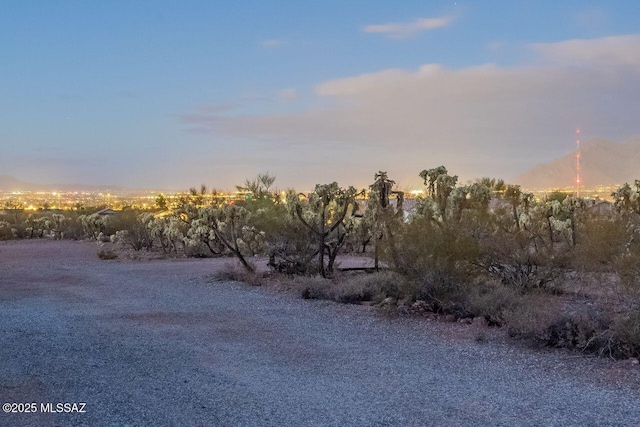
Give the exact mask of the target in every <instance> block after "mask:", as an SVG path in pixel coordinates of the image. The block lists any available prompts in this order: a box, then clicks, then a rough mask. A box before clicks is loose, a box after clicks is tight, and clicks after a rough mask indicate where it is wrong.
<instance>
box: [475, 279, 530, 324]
mask: <svg viewBox="0 0 640 427" xmlns="http://www.w3.org/2000/svg"><path fill="white" fill-rule="evenodd" d="M521 299H522V294H521V293H520V292H518V291H516V290H514V289H512V288H508V287H505V286H500V285H497V286H488V285H478V286H472V287H470V289H469V291H468V292H467V294H466V297H465V308H466V310H467V311H468V312H469V314H470V315H472V316H474V317H476V316H482V317H484V318H485V319H486V320H487V323H488V324H489V325H493V326H500V325H503V324H504V323H505V319H506V316H507V313H509V312H512V311H513V310H514V309H515V308H516V307H517V306H518V305H519V304H520V301H521Z"/></svg>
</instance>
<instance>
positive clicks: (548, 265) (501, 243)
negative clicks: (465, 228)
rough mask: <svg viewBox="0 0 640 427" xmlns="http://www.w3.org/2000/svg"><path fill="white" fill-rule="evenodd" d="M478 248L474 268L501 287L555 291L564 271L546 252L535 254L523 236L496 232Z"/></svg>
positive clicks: (522, 233)
mask: <svg viewBox="0 0 640 427" xmlns="http://www.w3.org/2000/svg"><path fill="white" fill-rule="evenodd" d="M480 246H481V250H480V256H479V257H478V259H477V261H476V262H475V265H476V266H478V267H480V269H481V270H482V271H485V272H486V273H488V274H489V275H490V276H492V277H494V278H496V279H498V280H500V281H501V282H502V284H503V285H505V286H508V287H511V288H514V289H518V290H520V291H530V290H533V289H546V290H551V291H553V290H555V289H556V288H557V284H558V282H559V281H560V278H561V274H562V272H563V270H561V269H560V268H559V266H558V265H556V263H555V262H554V259H553V257H552V256H550V254H549V253H548V252H545V251H538V250H536V249H535V247H533V244H532V241H531V239H530V238H529V236H527V235H525V233H524V232H519V233H508V232H504V231H497V232H495V233H494V234H492V235H491V236H489V237H487V238H484V239H482V240H481V243H480Z"/></svg>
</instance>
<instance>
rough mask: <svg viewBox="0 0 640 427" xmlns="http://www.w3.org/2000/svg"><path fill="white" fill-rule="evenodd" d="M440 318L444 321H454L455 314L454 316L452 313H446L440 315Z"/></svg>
mask: <svg viewBox="0 0 640 427" xmlns="http://www.w3.org/2000/svg"><path fill="white" fill-rule="evenodd" d="M442 320H444V321H445V322H455V321H456V316H454V315H453V314H446V315H444V316H442Z"/></svg>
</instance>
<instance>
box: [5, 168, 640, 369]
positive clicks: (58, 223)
mask: <svg viewBox="0 0 640 427" xmlns="http://www.w3.org/2000/svg"><path fill="white" fill-rule="evenodd" d="M419 176H420V177H421V178H422V179H423V180H424V185H425V191H426V197H423V198H422V199H419V200H418V203H417V206H416V209H415V210H414V211H412V212H406V211H404V209H403V201H404V193H403V192H401V191H397V190H394V185H395V183H394V181H393V180H391V179H390V178H389V177H388V176H387V174H386V172H383V171H379V172H378V173H376V174H375V176H374V182H373V184H372V185H371V186H370V187H369V191H368V193H367V194H366V199H364V198H365V192H364V191H358V190H356V189H355V188H353V187H349V188H343V187H340V186H339V185H338V184H337V183H335V182H334V183H331V184H327V185H318V186H316V188H315V190H314V191H313V192H312V193H310V194H308V195H304V194H300V193H297V192H295V191H293V190H290V191H287V192H281V191H278V190H276V189H274V187H273V185H274V182H275V177H274V176H272V175H269V174H268V173H265V174H260V175H258V176H257V177H256V178H255V179H250V180H246V182H245V183H244V184H243V185H240V186H238V189H239V190H240V191H241V194H244V195H246V197H245V199H243V200H236V201H234V202H233V203H228V202H227V201H226V200H224V199H223V198H222V197H220V196H219V194H218V193H217V192H216V191H215V190H212V191H209V190H208V189H207V188H206V187H205V186H202V187H200V188H199V189H195V188H192V189H190V190H189V192H188V193H186V194H184V195H183V196H182V197H180V198H179V200H177V203H172V204H171V208H172V209H171V208H170V207H169V204H168V202H167V200H166V199H165V198H164V197H163V196H162V195H159V196H158V198H157V199H156V205H157V207H158V209H162V211H159V210H158V211H154V212H149V211H146V212H142V211H135V210H125V211H122V212H118V213H116V214H114V215H99V214H97V213H95V212H94V211H91V210H90V209H87V208H84V209H83V210H78V211H76V212H57V211H43V212H35V213H30V214H26V213H24V212H22V211H21V210H19V209H17V208H13V209H6V210H5V211H4V213H2V214H0V240H7V239H15V238H32V239H38V238H47V237H48V238H52V239H63V238H72V239H77V238H80V237H84V238H87V239H92V240H96V241H99V242H109V241H110V242H111V244H112V246H111V247H112V248H114V247H117V246H118V245H119V246H122V247H128V248H129V250H134V251H155V252H159V253H162V254H165V255H163V256H176V255H179V256H194V257H198V256H202V257H212V256H216V257H217V256H233V257H235V258H236V259H237V260H238V261H239V263H240V265H241V266H242V269H241V270H239V269H238V268H237V267H229V268H226V269H225V270H224V271H222V272H220V273H219V274H218V276H217V278H218V279H219V280H241V281H244V282H248V283H252V284H261V283H262V282H263V278H262V275H261V274H257V273H256V265H255V264H254V262H253V261H252V258H253V257H256V256H258V257H263V259H264V258H266V259H268V265H269V267H270V268H271V270H272V279H270V280H274V279H273V277H276V279H275V280H277V281H279V282H280V283H281V284H282V285H283V286H285V287H287V288H290V289H293V290H295V292H297V293H299V294H300V295H301V296H302V297H303V298H309V299H328V300H332V301H337V302H341V303H349V304H356V303H366V304H382V305H384V306H386V307H390V306H398V307H405V308H406V307H414V308H415V307H418V309H419V310H418V311H424V310H428V311H430V312H433V313H439V314H443V315H447V316H453V318H467V319H470V318H478V317H479V318H482V319H484V320H483V322H486V323H487V324H488V325H496V326H501V325H504V326H506V327H507V328H508V330H509V332H510V334H511V335H513V336H516V337H522V338H528V339H534V340H536V341H538V342H540V343H543V344H545V345H549V346H553V347H572V348H576V349H578V350H580V351H584V352H594V353H598V354H601V355H607V356H612V357H630V356H638V355H640V207H639V206H640V205H639V202H638V201H639V200H640V181H636V182H635V183H634V185H628V184H625V185H623V186H622V187H620V188H619V189H618V190H617V191H616V192H614V193H613V194H612V198H613V200H614V202H613V204H612V205H611V206H610V207H611V208H610V209H605V210H600V208H598V209H595V208H594V206H595V205H594V203H593V202H592V201H589V200H587V199H582V198H577V197H575V196H573V195H571V194H566V193H560V192H556V193H552V194H550V195H548V196H547V197H545V198H543V199H536V198H535V197H534V196H533V195H532V194H529V193H526V192H524V191H523V190H522V189H521V188H520V187H519V186H517V185H509V184H506V183H504V182H503V181H501V180H495V179H489V178H483V179H481V180H478V181H477V182H475V183H472V184H467V185H459V184H458V178H457V177H456V176H452V175H449V173H448V171H447V169H446V168H445V167H444V166H439V167H436V168H431V169H425V170H423V171H422V172H421V173H420V174H419ZM357 198H362V199H364V200H362V202H361V203H358V201H357ZM359 205H360V206H365V209H364V210H358V206H359ZM347 250H349V251H352V252H354V253H358V254H364V255H365V256H369V257H371V258H373V260H374V268H373V269H372V270H375V271H376V272H375V273H372V272H367V273H365V272H363V271H355V272H341V271H339V270H340V269H339V268H338V262H337V260H338V255H339V254H341V253H344V252H345V251H347ZM98 256H99V257H100V258H101V259H114V258H116V257H117V252H116V251H115V250H113V249H108V250H107V249H103V250H101V251H100V252H99V253H98ZM577 297H579V299H578V298H577ZM405 311H406V310H405ZM409 311H411V310H409ZM414 311H415V310H414Z"/></svg>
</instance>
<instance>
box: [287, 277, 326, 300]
mask: <svg viewBox="0 0 640 427" xmlns="http://www.w3.org/2000/svg"><path fill="white" fill-rule="evenodd" d="M291 285H292V286H293V287H294V288H295V289H297V291H298V292H299V293H300V296H301V297H302V298H304V299H326V300H332V299H333V295H334V293H333V288H334V282H333V280H332V279H325V278H323V277H322V276H310V277H296V278H294V279H293V280H292V281H291Z"/></svg>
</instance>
